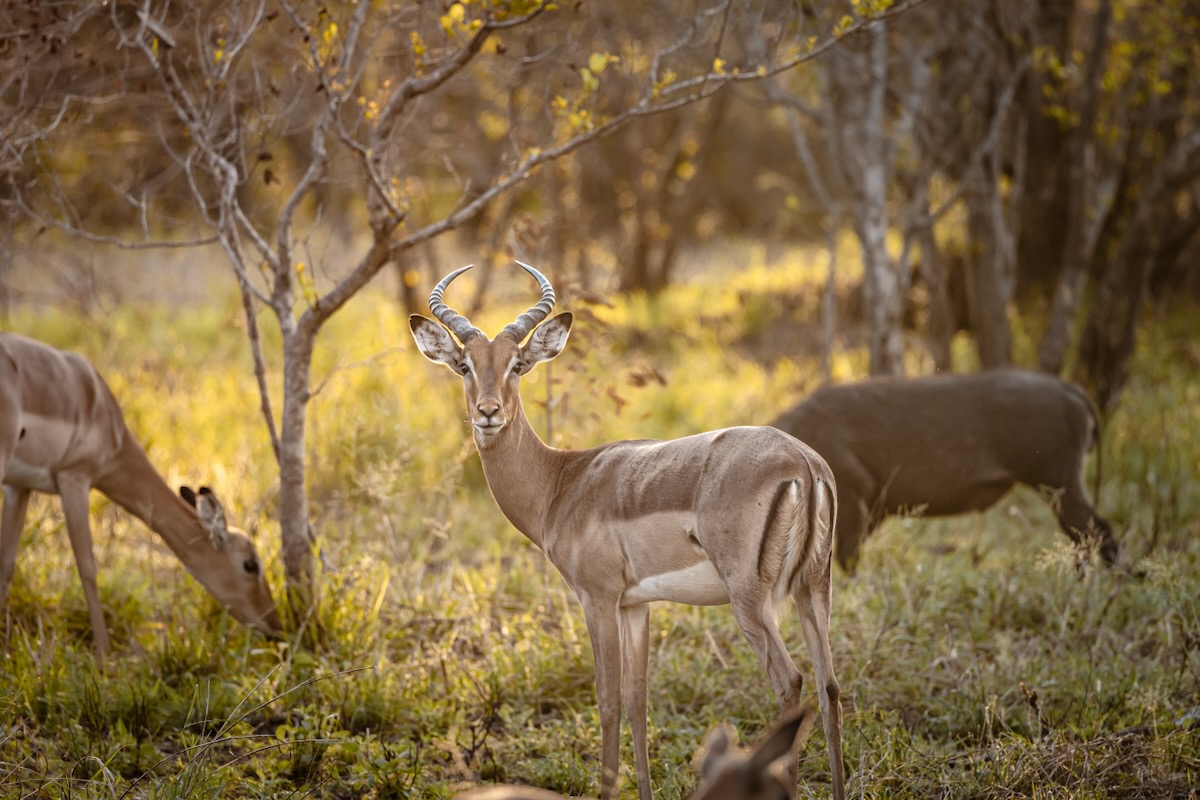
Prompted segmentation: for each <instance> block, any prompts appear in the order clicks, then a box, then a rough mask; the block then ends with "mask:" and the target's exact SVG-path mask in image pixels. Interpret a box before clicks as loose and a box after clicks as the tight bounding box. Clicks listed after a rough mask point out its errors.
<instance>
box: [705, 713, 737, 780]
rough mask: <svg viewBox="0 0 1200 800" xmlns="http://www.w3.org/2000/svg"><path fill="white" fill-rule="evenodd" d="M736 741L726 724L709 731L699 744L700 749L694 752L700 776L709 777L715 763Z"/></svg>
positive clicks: (734, 735) (722, 758)
mask: <svg viewBox="0 0 1200 800" xmlns="http://www.w3.org/2000/svg"><path fill="white" fill-rule="evenodd" d="M736 743H737V734H736V733H735V732H734V730H733V728H731V727H729V726H728V725H725V724H722V725H718V726H717V727H715V728H713V729H712V730H711V731H709V733H708V735H707V736H705V737H704V744H702V745H701V746H700V751H699V752H698V753H697V754H696V762H697V765H698V766H699V772H700V777H701V778H711V777H712V776H713V774H714V771H715V770H716V769H717V765H718V764H720V763H721V762H722V761H723V760H724V758H725V754H726V753H728V752H729V750H730V749H731V748H733V747H734V746H735V744H736Z"/></svg>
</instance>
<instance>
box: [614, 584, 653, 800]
mask: <svg viewBox="0 0 1200 800" xmlns="http://www.w3.org/2000/svg"><path fill="white" fill-rule="evenodd" d="M618 613H619V615H620V621H621V653H622V659H621V660H622V664H621V694H622V699H623V701H624V704H625V716H626V718H627V719H628V720H629V729H630V730H631V731H632V732H633V752H634V755H635V757H636V759H637V776H638V797H639V798H642V800H648V798H649V797H650V750H649V745H648V743H647V739H648V737H647V726H648V724H649V720H648V709H647V695H648V693H649V688H648V686H647V681H646V672H647V670H648V669H649V661H650V605H649V604H648V603H643V604H641V605H637V606H630V607H628V608H622V609H620V611H619V612H618Z"/></svg>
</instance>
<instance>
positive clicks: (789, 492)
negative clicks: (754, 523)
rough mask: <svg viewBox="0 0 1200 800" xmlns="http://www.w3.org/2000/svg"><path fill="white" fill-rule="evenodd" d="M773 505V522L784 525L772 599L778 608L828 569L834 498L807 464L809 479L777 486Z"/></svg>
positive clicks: (830, 487) (833, 522)
mask: <svg viewBox="0 0 1200 800" xmlns="http://www.w3.org/2000/svg"><path fill="white" fill-rule="evenodd" d="M775 502H776V508H775V509H774V511H775V514H774V515H773V517H772V519H773V520H774V522H775V524H777V525H779V526H780V527H785V526H786V527H785V536H784V551H783V564H782V567H781V569H780V570H779V576H778V577H777V578H776V580H775V586H774V587H773V589H772V597H771V599H772V602H773V603H774V604H775V607H776V608H779V607H781V606H782V604H783V602H784V601H785V600H786V599H787V598H788V597H789V596H791V595H792V594H794V593H795V590H796V588H797V587H798V586H799V585H800V584H801V583H803V582H804V581H806V580H807V578H808V576H809V575H812V574H814V572H817V571H820V570H822V569H828V567H829V563H830V561H829V559H830V558H831V557H832V555H833V530H834V525H835V524H836V520H837V495H836V493H835V492H834V490H833V486H831V485H830V484H829V482H828V481H826V480H825V479H823V478H819V477H817V475H816V473H815V472H814V471H813V468H812V464H811V463H810V464H809V465H808V480H807V481H805V480H802V479H799V478H797V479H793V480H790V481H786V482H785V483H783V484H782V485H781V486H780V487H779V492H778V493H777V495H776V501H775ZM770 524H771V523H770V522H768V525H770ZM770 533H771V532H770V531H769V530H768V531H766V532H765V534H766V535H770Z"/></svg>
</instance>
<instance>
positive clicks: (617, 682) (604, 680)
mask: <svg viewBox="0 0 1200 800" xmlns="http://www.w3.org/2000/svg"><path fill="white" fill-rule="evenodd" d="M579 600H580V602H581V603H582V605H583V615H584V618H585V619H586V620H587V629H588V637H589V638H590V639H591V640H592V655H593V656H594V658H595V662H596V701H597V702H598V703H599V705H600V800H612V799H613V798H615V797H616V796H617V778H618V776H619V775H620V771H621V694H622V692H621V668H622V665H623V661H624V659H623V658H622V656H621V628H620V622H619V621H618V615H619V614H620V611H621V609H620V608H619V607H618V606H617V603H616V601H615V600H611V599H608V598H596V597H593V596H591V595H586V594H582V593H581V594H580V595H579ZM643 724H644V722H643ZM649 789H650V787H649V786H646V787H644V789H643V787H642V786H638V793H639V797H640V798H642V800H645V798H647V797H649V794H648V792H649ZM643 790H644V791H646V792H647V794H641V793H642V792H643Z"/></svg>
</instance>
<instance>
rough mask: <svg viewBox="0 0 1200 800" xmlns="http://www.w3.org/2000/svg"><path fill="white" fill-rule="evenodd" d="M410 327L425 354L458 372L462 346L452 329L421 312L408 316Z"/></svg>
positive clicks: (418, 345)
mask: <svg viewBox="0 0 1200 800" xmlns="http://www.w3.org/2000/svg"><path fill="white" fill-rule="evenodd" d="M408 327H410V328H412V335H413V339H414V340H416V343H417V349H418V350H420V351H421V354H422V355H423V356H425V357H426V358H428V359H429V360H430V361H436V362H438V363H441V364H445V365H446V366H448V367H450V368H451V369H453V370H455V371H456V372H457V364H458V362H459V361H461V360H462V348H461V347H459V345H458V342H456V341H454V337H453V336H451V335H450V331H448V330H446V329H445V328H443V327H442V326H441V325H439V324H437V323H436V322H434V321H433V320H431V319H426V318H425V317H422V316H421V315H420V314H413V315H411V316H410V317H409V318H408Z"/></svg>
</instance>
